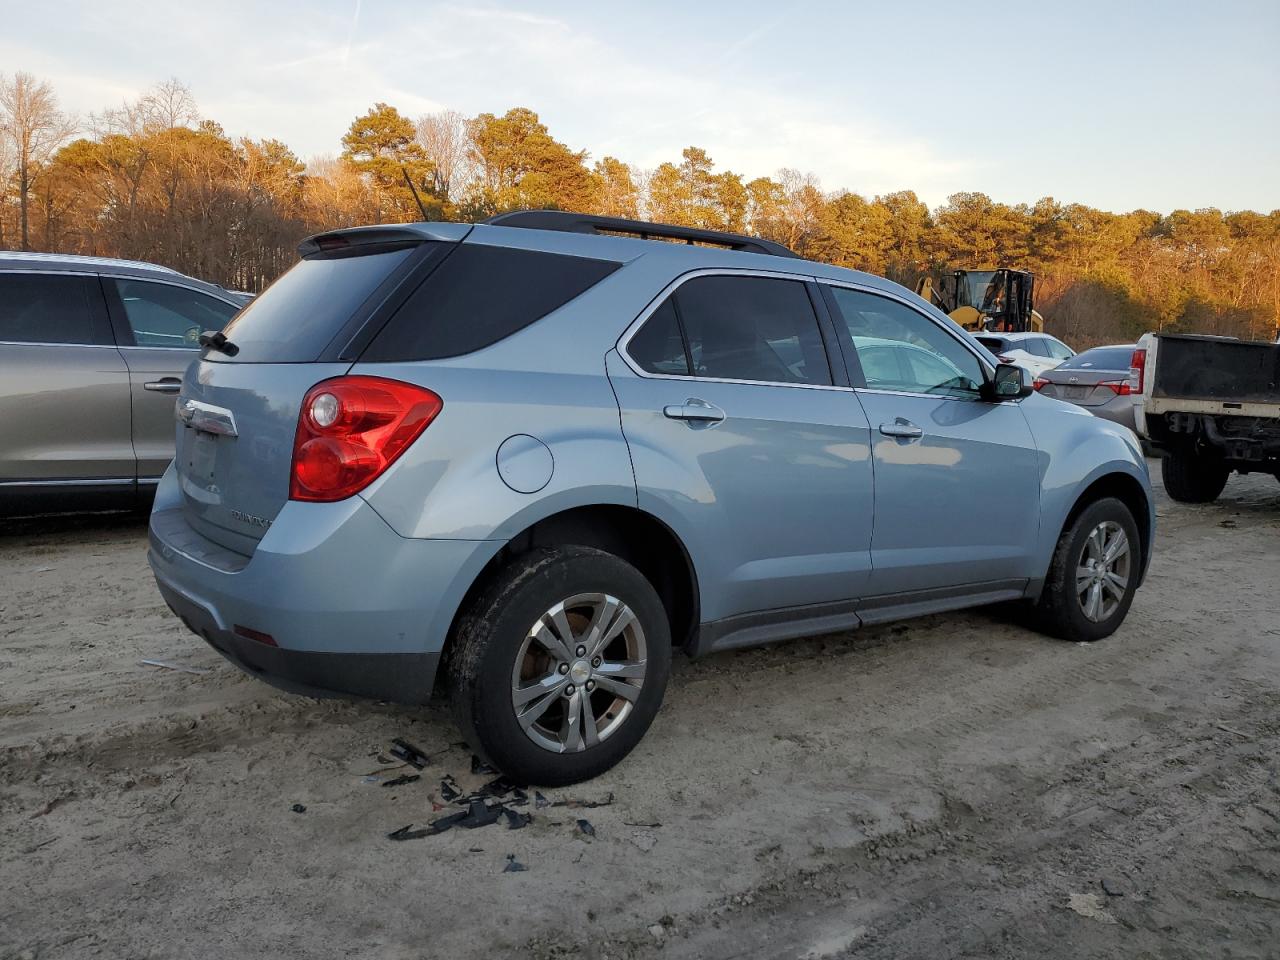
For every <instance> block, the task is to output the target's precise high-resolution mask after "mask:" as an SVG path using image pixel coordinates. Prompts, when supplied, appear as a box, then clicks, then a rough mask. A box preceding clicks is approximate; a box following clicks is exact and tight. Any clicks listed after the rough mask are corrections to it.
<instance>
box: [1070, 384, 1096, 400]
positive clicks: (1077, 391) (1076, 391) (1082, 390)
mask: <svg viewBox="0 0 1280 960" xmlns="http://www.w3.org/2000/svg"><path fill="white" fill-rule="evenodd" d="M1092 389H1093V388H1092V387H1067V399H1068V400H1083V399H1084V398H1085V397H1087V396H1088V395H1089V393H1090V391H1091V390H1092Z"/></svg>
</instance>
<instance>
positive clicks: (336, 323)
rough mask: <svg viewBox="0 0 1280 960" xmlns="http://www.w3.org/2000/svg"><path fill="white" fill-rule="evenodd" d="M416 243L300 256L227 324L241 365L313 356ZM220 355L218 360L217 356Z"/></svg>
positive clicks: (318, 353) (309, 358)
mask: <svg viewBox="0 0 1280 960" xmlns="http://www.w3.org/2000/svg"><path fill="white" fill-rule="evenodd" d="M419 247H420V245H419V244H416V243H413V244H406V245H403V246H396V247H393V248H391V249H388V248H387V247H385V246H384V247H374V248H373V251H372V252H367V251H366V250H364V249H362V248H361V247H360V246H356V247H355V248H354V249H351V250H340V251H332V252H329V253H318V254H313V255H312V256H309V257H305V258H304V259H302V260H300V261H299V262H298V263H297V264H295V265H294V266H293V268H292V269H290V270H289V271H288V272H287V273H285V274H284V276H282V277H281V278H280V279H279V280H277V281H276V282H275V283H273V284H272V285H271V286H269V287H268V288H267V289H266V291H265V292H264V293H263V294H262V295H261V296H260V297H257V298H255V299H254V300H251V301H250V302H249V304H248V306H246V307H245V308H244V309H243V310H242V311H241V312H240V314H239V315H237V316H236V318H235V319H234V320H233V321H232V322H231V323H230V324H229V325H228V326H227V328H226V330H225V331H224V333H225V334H226V336H227V339H228V340H230V341H231V342H232V343H234V344H235V345H236V347H238V348H239V350H238V352H237V353H236V354H235V356H234V359H235V360H237V361H239V362H242V363H299V362H306V361H311V360H315V359H316V358H317V357H319V356H320V354H321V353H322V352H323V351H324V348H325V347H327V346H328V345H329V342H330V341H331V340H332V339H333V338H334V337H335V336H337V334H338V333H339V331H341V330H342V328H343V327H344V326H345V325H346V323H347V321H349V320H350V319H351V318H352V316H353V314H355V313H356V311H358V310H359V309H360V308H361V306H362V305H363V304H364V302H365V301H366V300H368V299H369V297H370V296H371V295H372V294H373V292H374V291H375V290H377V289H378V287H379V286H380V285H381V284H382V283H383V282H384V281H386V280H387V279H388V278H389V277H390V276H391V274H392V272H393V271H395V270H396V268H397V267H400V266H401V265H402V264H403V263H404V262H405V261H406V260H407V259H408V258H409V255H410V254H411V253H412V252H413V251H414V250H417V249H419ZM222 358H223V355H221V354H220V355H219V356H218V359H222Z"/></svg>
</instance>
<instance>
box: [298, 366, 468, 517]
mask: <svg viewBox="0 0 1280 960" xmlns="http://www.w3.org/2000/svg"><path fill="white" fill-rule="evenodd" d="M443 407H444V401H443V400H441V399H440V397H439V396H437V395H436V394H434V393H432V392H431V391H430V390H427V389H426V388H425V387H418V386H414V385H413V384H411V383H401V382H400V381H399V380H384V379H383V378H382V377H335V378H334V379H332V380H324V381H322V382H320V383H317V384H316V385H315V386H314V387H312V388H311V389H310V390H308V391H307V395H306V397H304V398H303V400H302V410H301V412H300V413H299V414H298V432H297V434H296V435H295V437H294V441H293V472H292V477H291V478H290V482H289V498H290V499H291V500H314V501H323V502H328V501H332V500H344V499H346V498H347V497H349V496H351V495H352V494H353V493H356V492H358V491H360V490H363V489H364V488H365V487H367V486H368V485H369V484H370V483H372V482H373V481H374V480H375V479H376V478H377V477H378V476H379V475H381V474H382V472H383V471H384V470H386V469H387V467H389V466H391V464H392V463H394V462H395V460H396V458H397V457H399V456H400V454H402V453H404V451H405V449H406V448H407V447H408V446H409V444H411V443H413V441H414V440H416V439H418V436H419V435H420V434H421V433H422V431H423V430H425V429H426V428H427V425H428V424H429V423H431V421H432V420H434V419H435V418H436V416H437V415H438V414H439V413H440V410H441V408H443Z"/></svg>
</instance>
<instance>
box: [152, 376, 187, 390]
mask: <svg viewBox="0 0 1280 960" xmlns="http://www.w3.org/2000/svg"><path fill="white" fill-rule="evenodd" d="M142 389H143V390H150V391H151V392H152V393H177V392H178V391H179V390H181V389H182V381H181V380H179V379H178V378H177V377H163V378H161V379H159V380H148V381H147V382H146V383H144V384H143V385H142Z"/></svg>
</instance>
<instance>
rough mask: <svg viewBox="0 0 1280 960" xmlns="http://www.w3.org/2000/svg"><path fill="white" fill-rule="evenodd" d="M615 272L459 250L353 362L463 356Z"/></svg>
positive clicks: (567, 261) (552, 257) (475, 247)
mask: <svg viewBox="0 0 1280 960" xmlns="http://www.w3.org/2000/svg"><path fill="white" fill-rule="evenodd" d="M619 266H621V264H618V263H614V262H612V261H609V260H593V259H590V258H588V257H571V256H565V255H563V254H558V253H543V252H540V251H535V250H517V249H514V248H511V247H490V246H485V245H483V244H478V243H471V244H469V243H464V244H461V245H460V246H459V247H458V248H457V249H456V250H454V251H453V252H452V253H450V254H449V256H448V257H447V258H446V259H445V260H444V262H443V263H441V264H440V266H439V267H437V268H436V269H435V270H434V271H432V272H431V273H430V274H429V275H428V276H427V278H426V279H425V280H423V281H422V283H421V284H420V285H419V286H418V289H417V290H415V291H414V292H413V293H412V294H410V295H409V299H408V300H406V301H405V302H404V303H403V304H402V305H401V306H400V308H399V309H398V310H397V311H396V312H395V314H394V315H393V316H392V317H391V319H390V320H389V321H388V322H387V325H386V326H385V327H383V328H382V330H381V331H380V332H379V333H378V335H377V336H376V337H374V339H373V342H372V343H371V344H369V348H368V349H367V350H366V351H365V353H364V355H363V356H362V357H361V360H368V361H374V362H377V361H395V360H439V359H443V358H445V357H458V356H462V355H463V354H467V353H471V352H473V351H475V350H479V349H481V348H482V347H487V346H490V345H491V344H494V343H497V342H498V341H499V340H502V339H505V338H506V337H509V336H511V335H512V334H513V333H515V332H517V331H518V330H523V329H524V328H525V327H527V326H529V325H530V324H532V323H534V322H536V321H538V320H541V319H542V318H543V317H545V316H546V315H547V314H549V313H551V312H552V311H553V310H558V309H559V308H560V307H562V306H564V305H565V304H566V303H568V302H569V301H570V300H572V299H574V298H575V297H578V296H580V295H581V294H583V293H585V292H586V291H587V290H589V289H590V288H591V287H593V286H595V285H596V284H597V283H599V282H600V281H601V280H603V279H604V278H605V277H607V276H609V274H611V273H613V271H615V270H617V269H618V267H619Z"/></svg>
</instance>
